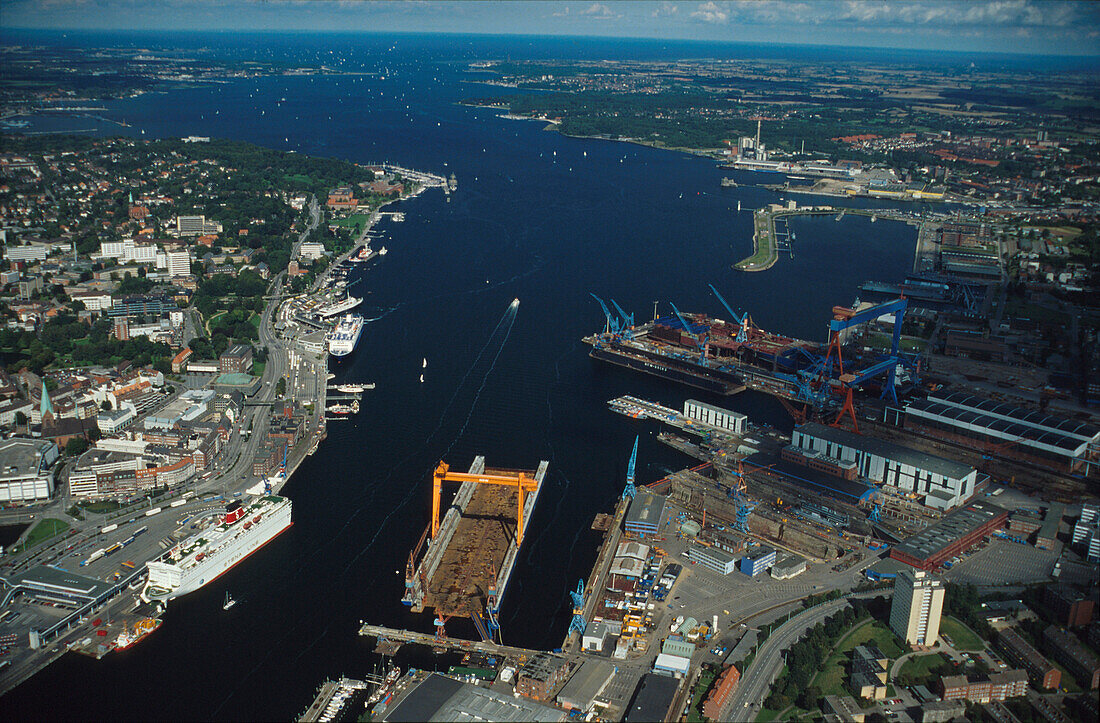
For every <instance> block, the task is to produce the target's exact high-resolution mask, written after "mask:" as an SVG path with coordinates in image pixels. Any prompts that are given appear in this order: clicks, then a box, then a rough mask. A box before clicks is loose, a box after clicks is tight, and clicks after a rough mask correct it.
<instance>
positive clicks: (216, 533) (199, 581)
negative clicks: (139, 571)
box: [141, 495, 291, 603]
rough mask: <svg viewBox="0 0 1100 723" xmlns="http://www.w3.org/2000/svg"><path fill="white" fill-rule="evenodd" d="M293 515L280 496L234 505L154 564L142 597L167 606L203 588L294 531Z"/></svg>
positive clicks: (287, 504)
mask: <svg viewBox="0 0 1100 723" xmlns="http://www.w3.org/2000/svg"><path fill="white" fill-rule="evenodd" d="M290 512H291V503H290V500H289V499H287V498H286V497H278V496H276V495H267V496H264V497H260V498H258V499H256V500H254V501H252V502H247V503H244V504H241V503H240V502H232V503H230V504H229V507H228V508H227V510H226V512H225V514H224V515H221V516H220V518H219V519H218V520H217V522H216V523H215V524H212V525H210V526H209V527H207V528H205V529H203V530H201V531H199V532H198V533H196V534H195V535H193V536H191V537H189V538H188V539H186V540H184V541H183V542H181V543H179V544H178V545H176V546H175V547H173V548H171V549H169V550H168V551H167V552H165V553H164V554H163V555H161V556H160V557H158V558H157V559H156V560H153V561H151V562H149V565H148V567H149V580H148V582H146V584H145V589H144V590H143V591H142V593H141V597H142V598H143V599H145V600H148V601H150V602H153V601H160V602H165V603H167V602H168V601H169V600H171V599H173V598H177V597H179V596H181V595H186V594H187V593H189V592H194V591H195V590H198V589H199V588H201V587H202V586H203V585H206V584H208V583H210V582H212V581H213V580H214V579H215V578H217V577H218V576H220V575H221V574H222V573H224V572H225V571H226V570H228V569H229V568H231V567H233V566H234V565H236V564H237V563H239V562H240V561H241V560H243V559H245V558H246V557H248V556H249V555H251V554H252V553H253V552H255V551H256V550H258V549H260V548H261V547H263V546H264V545H265V544H267V543H268V542H270V541H271V540H272V539H274V538H275V537H276V536H278V534H279V533H280V532H282V531H283V530H285V529H286V528H288V527H290V525H291V519H290Z"/></svg>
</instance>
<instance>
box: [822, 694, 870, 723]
mask: <svg viewBox="0 0 1100 723" xmlns="http://www.w3.org/2000/svg"><path fill="white" fill-rule="evenodd" d="M824 713H825V720H826V721H837V723H863V721H865V720H866V719H867V714H866V713H864V712H863V709H862V708H860V707H859V703H857V702H856V701H855V699H854V698H852V697H851V696H847V695H827V696H825V706H824ZM830 716H833V717H832V718H830Z"/></svg>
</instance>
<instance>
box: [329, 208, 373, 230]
mask: <svg viewBox="0 0 1100 723" xmlns="http://www.w3.org/2000/svg"><path fill="white" fill-rule="evenodd" d="M369 221H370V216H369V215H367V214H365V213H353V214H352V215H350V216H348V217H347V218H340V219H336V220H335V221H333V222H332V223H333V225H336V226H343V227H344V228H352V229H355V233H356V234H361V233H363V228H364V227H365V226H366V225H367V223H368V222H369Z"/></svg>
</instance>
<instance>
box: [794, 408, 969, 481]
mask: <svg viewBox="0 0 1100 723" xmlns="http://www.w3.org/2000/svg"><path fill="white" fill-rule="evenodd" d="M798 431H800V432H802V433H803V434H808V435H810V436H812V437H817V438H818V439H824V440H826V441H828V442H833V443H835V444H841V445H844V446H845V447H853V448H855V449H859V450H863V451H864V452H869V453H871V454H874V455H878V456H879V457H886V458H887V459H891V460H894V461H895V462H900V463H902V464H907V465H910V466H912V467H916V468H918V469H922V470H926V471H928V472H933V473H935V474H940V475H943V476H944V477H948V478H950V479H962V478H963V477H966V476H967V475H968V474H970V473H971V472H973V471H974V468H973V467H971V466H969V465H965V464H963V463H962V462H956V461H954V460H950V459H944V458H943V457H937V456H936V455H934V454H927V453H925V452H920V451H917V450H915V449H912V448H910V447H903V446H901V445H900V444H894V443H893V442H887V441H886V440H883V439H875V438H873V437H865V436H863V435H862V434H856V433H854V432H849V431H848V430H847V429H839V428H837V427H828V426H826V425H824V424H818V423H817V422H807V423H806V424H803V425H802V426H800V427H798Z"/></svg>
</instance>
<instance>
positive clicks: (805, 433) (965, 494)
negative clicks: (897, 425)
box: [791, 422, 978, 510]
mask: <svg viewBox="0 0 1100 723" xmlns="http://www.w3.org/2000/svg"><path fill="white" fill-rule="evenodd" d="M791 446H792V447H794V448H796V449H799V450H803V451H804V452H818V453H820V454H821V455H822V456H823V457H826V458H829V459H830V460H835V461H836V462H837V463H838V464H839V463H854V464H855V465H856V470H857V473H858V476H860V477H863V478H864V479H867V480H870V481H872V482H876V483H882V484H886V485H889V486H891V487H895V488H897V489H898V490H901V491H903V492H908V493H913V494H917V495H919V496H921V498H922V502H923V503H924V504H925V505H926V506H928V507H932V508H935V509H938V510H949V509H952V508H954V507H958V506H959V505H960V504H962V503H963V502H965V501H966V500H967V499H969V498H970V497H971V496H972V495H973V494H974V489H975V486H976V485H977V477H978V472H977V470H976V469H974V468H973V467H970V466H968V465H965V464H962V463H961V462H955V461H953V460H949V459H944V458H943V457H937V456H935V455H931V454H927V453H924V452H918V451H917V450H914V449H910V448H908V447H902V446H901V445H897V444H893V443H892V442H886V441H884V440H881V439H875V438H873V437H867V436H864V435H860V434H854V433H853V432H849V431H848V430H846V429H839V428H837V427H829V426H826V425H824V424H817V423H814V422H810V423H807V424H803V425H801V426H799V427H796V428H795V430H794V432H793V433H792V434H791Z"/></svg>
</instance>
